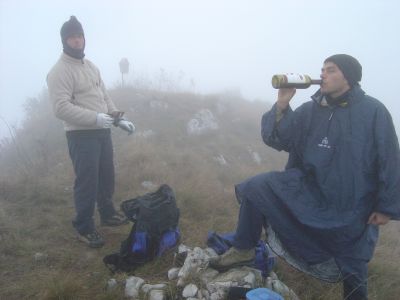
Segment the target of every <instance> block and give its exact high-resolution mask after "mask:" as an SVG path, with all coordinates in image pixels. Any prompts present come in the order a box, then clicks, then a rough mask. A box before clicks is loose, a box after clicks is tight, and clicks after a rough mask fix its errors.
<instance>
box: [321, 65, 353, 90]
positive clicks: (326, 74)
mask: <svg viewBox="0 0 400 300" xmlns="http://www.w3.org/2000/svg"><path fill="white" fill-rule="evenodd" d="M321 79H322V83H321V93H322V94H324V95H329V96H331V97H332V98H336V97H339V96H340V95H342V94H344V93H345V92H347V91H348V90H349V89H350V85H349V83H348V82H347V80H346V78H345V77H344V75H343V73H342V71H340V69H339V68H338V66H337V65H335V64H334V63H333V62H330V61H328V62H326V63H324V66H323V67H322V69H321Z"/></svg>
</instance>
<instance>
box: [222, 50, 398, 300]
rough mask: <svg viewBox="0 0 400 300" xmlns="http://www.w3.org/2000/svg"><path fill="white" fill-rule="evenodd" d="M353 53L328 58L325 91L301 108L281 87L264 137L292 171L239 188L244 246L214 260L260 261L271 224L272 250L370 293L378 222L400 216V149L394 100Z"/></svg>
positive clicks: (355, 295)
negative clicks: (369, 86) (383, 98)
mask: <svg viewBox="0 0 400 300" xmlns="http://www.w3.org/2000/svg"><path fill="white" fill-rule="evenodd" d="M361 76H362V68H361V65H360V63H359V62H358V61H357V60H356V59H355V58H354V57H352V56H349V55H345V54H338V55H333V56H331V57H328V58H327V59H326V60H325V62H324V64H323V67H322V73H321V79H322V83H321V88H320V89H319V90H318V91H317V93H316V94H315V95H313V96H312V97H311V98H312V100H311V101H309V102H306V103H304V104H303V105H301V106H300V107H299V108H297V109H296V110H295V111H293V110H292V109H291V108H290V105H289V102H290V100H291V99H292V97H293V96H294V94H295V92H296V90H295V89H280V90H279V93H278V100H277V102H276V103H275V105H274V106H273V107H272V109H271V110H270V111H269V112H267V113H266V114H265V115H264V116H263V118H262V137H263V140H264V142H265V143H266V144H267V145H269V146H271V147H273V148H275V149H277V150H279V151H281V150H284V151H287V152H288V153H289V159H288V163H287V165H286V169H285V171H282V172H269V173H264V174H260V175H257V176H255V177H253V178H250V179H248V180H246V181H245V182H243V183H241V184H239V185H237V186H236V196H237V198H238V201H239V202H240V203H241V207H240V213H239V221H238V226H237V230H236V236H235V242H234V247H232V248H231V249H230V250H229V251H228V252H226V253H225V254H224V255H222V256H221V257H220V259H219V261H217V262H216V263H214V267H215V268H217V269H221V270H223V269H227V268H229V267H232V266H237V265H241V264H246V263H248V262H249V261H251V260H252V259H253V258H254V246H255V245H256V243H257V241H258V239H259V238H260V234H261V231H262V227H263V225H264V226H265V228H266V232H267V239H268V243H269V244H270V246H271V248H272V249H273V250H274V251H275V252H276V253H277V254H279V255H280V256H282V257H283V258H284V259H285V260H286V261H287V262H288V263H289V264H291V265H292V266H295V267H296V268H298V269H300V270H302V271H304V272H306V273H308V274H310V275H313V276H315V277H317V278H320V279H323V280H326V281H331V282H334V281H337V280H343V290H344V298H345V299H348V300H350V299H353V300H354V299H357V300H358V299H367V297H368V296H367V264H368V261H369V260H370V259H371V258H372V255H373V252H374V249H375V245H376V242H377V239H378V226H379V225H385V224H386V223H387V222H388V221H389V220H390V219H392V220H400V198H399V195H400V156H399V154H400V152H399V144H398V140H397V136H396V132H395V129H394V126H393V122H392V118H391V116H390V114H389V112H388V111H387V109H386V108H385V106H384V105H383V104H382V103H381V102H379V101H378V100H376V99H374V98H372V97H370V96H367V95H366V94H365V93H364V91H363V90H362V89H361V87H360V85H359V81H361Z"/></svg>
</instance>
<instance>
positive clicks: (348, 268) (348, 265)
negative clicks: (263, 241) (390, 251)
mask: <svg viewBox="0 0 400 300" xmlns="http://www.w3.org/2000/svg"><path fill="white" fill-rule="evenodd" d="M240 200H241V205H240V211H239V220H238V225H237V228H236V233H235V239H234V241H233V243H232V244H233V246H234V247H235V248H238V249H250V248H253V247H255V246H256V244H257V242H258V241H259V239H260V237H261V232H262V228H263V226H264V227H265V226H267V223H268V221H267V218H266V216H265V215H263V213H262V212H261V210H260V209H259V208H257V207H256V205H254V204H253V203H252V201H251V200H250V199H249V198H246V197H242V198H241V199H240ZM335 260H336V264H337V265H338V267H339V269H340V270H341V273H342V277H343V299H346V300H366V299H368V290H367V276H368V262H367V261H365V260H360V259H352V258H351V257H339V258H335Z"/></svg>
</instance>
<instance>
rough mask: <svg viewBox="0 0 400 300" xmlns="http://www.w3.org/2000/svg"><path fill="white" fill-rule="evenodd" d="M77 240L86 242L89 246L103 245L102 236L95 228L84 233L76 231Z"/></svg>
mask: <svg viewBox="0 0 400 300" xmlns="http://www.w3.org/2000/svg"><path fill="white" fill-rule="evenodd" d="M78 240H80V241H81V242H84V243H86V244H87V245H88V246H89V247H90V248H101V247H103V245H104V240H103V238H102V237H101V235H100V234H99V233H98V232H97V231H96V230H94V231H93V232H91V233H86V234H80V233H78Z"/></svg>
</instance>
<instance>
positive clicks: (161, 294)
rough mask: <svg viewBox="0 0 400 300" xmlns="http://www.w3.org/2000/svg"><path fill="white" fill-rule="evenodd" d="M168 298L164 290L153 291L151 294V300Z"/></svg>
mask: <svg viewBox="0 0 400 300" xmlns="http://www.w3.org/2000/svg"><path fill="white" fill-rule="evenodd" d="M166 298H167V297H166V295H165V292H164V291H163V290H151V291H150V293H149V298H148V299H149V300H165V299H166Z"/></svg>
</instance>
